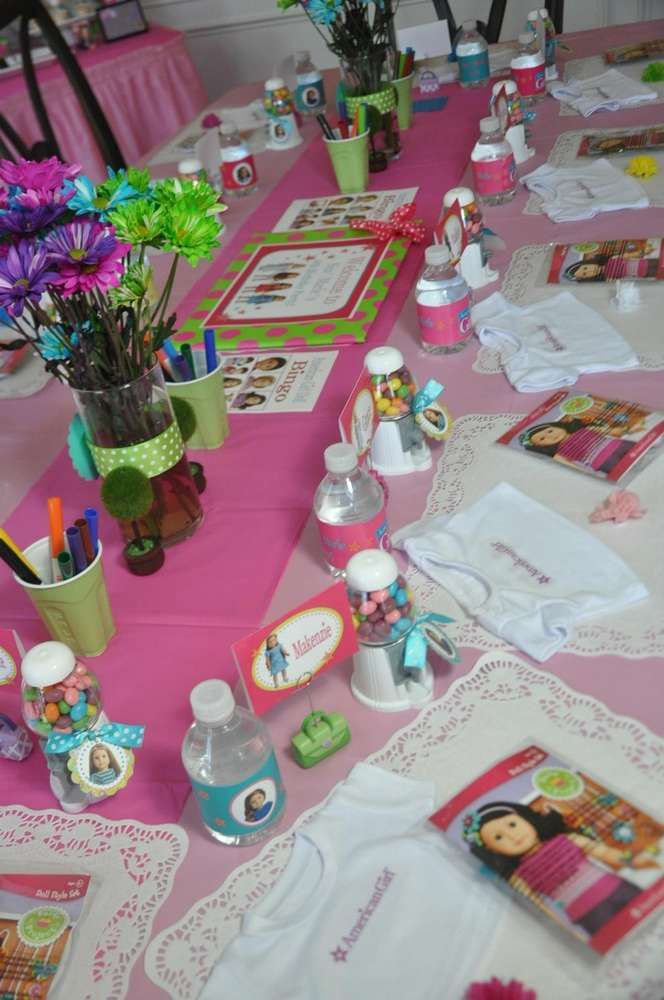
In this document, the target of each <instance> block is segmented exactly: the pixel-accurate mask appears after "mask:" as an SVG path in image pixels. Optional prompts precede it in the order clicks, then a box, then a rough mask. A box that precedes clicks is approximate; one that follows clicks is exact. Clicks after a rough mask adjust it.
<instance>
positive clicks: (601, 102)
mask: <svg viewBox="0 0 664 1000" xmlns="http://www.w3.org/2000/svg"><path fill="white" fill-rule="evenodd" d="M549 93H550V94H551V95H552V96H553V97H555V98H557V99H558V100H559V101H561V103H563V104H569V105H570V106H571V107H573V108H574V110H575V111H578V113H579V114H580V115H583V117H584V118H587V117H588V116H589V115H592V114H593V112H594V111H618V110H619V109H620V108H630V107H632V106H633V105H635V104H642V103H645V102H646V101H654V100H655V98H656V97H657V91H655V90H651V88H650V87H646V86H645V84H643V83H640V82H638V81H636V80H632V79H631V78H630V77H629V76H625V74H624V73H620V72H619V71H618V70H617V69H607V70H606V71H605V72H604V73H600V74H599V75H598V76H590V77H588V79H586V80H574V79H572V80H567V81H565V82H562V81H560V82H555V83H552V84H551V86H550V87H549Z"/></svg>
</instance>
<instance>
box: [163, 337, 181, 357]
mask: <svg viewBox="0 0 664 1000" xmlns="http://www.w3.org/2000/svg"><path fill="white" fill-rule="evenodd" d="M161 346H162V347H163V348H164V350H165V351H166V354H167V355H168V357H169V358H170V360H171V361H175V359H176V358H179V357H180V355H179V354H178V352H177V348H175V347H173V345H172V344H171V342H170V340H165V341H164V343H163V344H162V345H161Z"/></svg>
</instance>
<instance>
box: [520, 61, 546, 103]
mask: <svg viewBox="0 0 664 1000" xmlns="http://www.w3.org/2000/svg"><path fill="white" fill-rule="evenodd" d="M512 77H513V79H514V82H515V84H516V85H517V87H518V89H519V93H520V94H521V96H522V97H533V96H534V95H536V94H542V93H544V86H545V83H546V81H545V79H544V63H540V64H539V66H526V67H525V69H514V68H513V69H512Z"/></svg>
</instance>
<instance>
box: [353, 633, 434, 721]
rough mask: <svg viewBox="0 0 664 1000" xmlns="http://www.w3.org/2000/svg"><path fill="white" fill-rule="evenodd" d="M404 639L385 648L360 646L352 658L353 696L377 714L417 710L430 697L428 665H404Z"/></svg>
mask: <svg viewBox="0 0 664 1000" xmlns="http://www.w3.org/2000/svg"><path fill="white" fill-rule="evenodd" d="M405 642H406V638H405V637H404V638H402V639H397V640H396V642H390V643H386V644H385V645H384V646H368V645H365V644H363V643H360V648H359V650H358V651H357V653H355V654H354V656H353V676H352V678H351V682H350V687H351V691H352V692H353V696H354V697H355V698H356V699H357V700H358V701H359V702H360V703H361V704H362V705H365V706H366V707H367V708H372V709H374V710H375V711H377V712H402V711H404V709H407V708H420V707H421V706H422V705H426V704H427V702H429V701H431V698H432V697H433V671H432V669H431V667H430V666H429V664H428V663H427V664H426V665H425V667H424V669H423V670H407V669H405V668H404V666H403V655H404V645H405Z"/></svg>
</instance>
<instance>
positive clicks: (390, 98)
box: [346, 85, 397, 115]
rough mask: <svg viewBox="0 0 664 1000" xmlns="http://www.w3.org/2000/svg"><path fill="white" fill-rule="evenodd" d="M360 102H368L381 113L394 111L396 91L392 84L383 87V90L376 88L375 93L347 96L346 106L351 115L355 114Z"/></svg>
mask: <svg viewBox="0 0 664 1000" xmlns="http://www.w3.org/2000/svg"><path fill="white" fill-rule="evenodd" d="M360 104H370V105H371V107H372V108H376V109H377V110H378V111H380V113H381V114H383V115H384V114H386V113H387V112H388V111H394V109H395V108H396V106H397V92H396V90H395V89H394V87H393V86H391V85H390V86H388V87H384V88H383V90H377V91H376V93H375V94H364V96H363V97H347V98H346V107H347V108H348V111H349V113H350V114H351V115H354V114H355V110H356V108H358V107H359V106H360Z"/></svg>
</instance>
